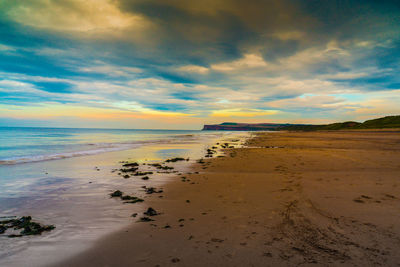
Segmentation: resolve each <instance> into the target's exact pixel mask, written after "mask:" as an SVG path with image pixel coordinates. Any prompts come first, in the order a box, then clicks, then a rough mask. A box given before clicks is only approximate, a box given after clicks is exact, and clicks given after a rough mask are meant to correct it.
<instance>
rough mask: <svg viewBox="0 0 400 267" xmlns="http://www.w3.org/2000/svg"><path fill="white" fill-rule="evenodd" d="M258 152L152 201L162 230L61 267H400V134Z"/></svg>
mask: <svg viewBox="0 0 400 267" xmlns="http://www.w3.org/2000/svg"><path fill="white" fill-rule="evenodd" d="M248 146H249V147H248V148H238V149H227V150H226V157H223V158H213V159H210V160H206V163H205V164H198V165H196V166H194V168H195V170H194V171H196V169H197V170H198V171H199V172H200V173H199V174H191V175H184V176H186V177H187V179H188V180H190V181H186V182H182V181H181V178H180V177H177V178H176V180H174V181H172V182H171V183H170V184H168V185H167V186H164V191H165V193H164V194H163V195H164V197H163V198H158V196H157V194H155V195H153V196H154V197H153V198H152V200H146V202H145V203H144V205H145V206H146V207H153V208H154V209H156V210H157V211H159V212H161V213H162V214H161V215H158V216H154V217H152V218H154V220H155V221H153V222H140V223H133V225H132V226H131V227H129V228H127V229H125V230H123V231H120V232H117V233H114V234H112V235H110V236H108V237H106V238H104V239H102V240H100V241H99V242H98V244H97V245H96V246H94V247H93V248H91V249H90V250H88V251H85V252H84V253H82V254H81V255H78V256H77V257H74V258H73V259H70V260H68V261H66V262H63V263H60V264H57V266H207V265H208V266H294V265H306V266H307V265H321V266H322V265H323V266H327V265H328V266H338V265H341V266H343V265H344V266H354V265H356V266H362V265H364V266H374V265H384V266H399V265H400V253H399V250H400V133H399V132H396V131H387V132H385V131H355V132H351V131H348V132H345V131H336V132H310V133H301V132H279V133H262V134H257V135H256V136H255V137H254V138H253V139H251V140H250V141H249V142H248ZM140 216H141V215H139V216H138V217H140ZM138 217H137V218H132V219H133V221H136V220H137V219H138ZM166 226H167V227H166ZM168 226H169V227H168Z"/></svg>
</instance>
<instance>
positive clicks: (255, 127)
mask: <svg viewBox="0 0 400 267" xmlns="http://www.w3.org/2000/svg"><path fill="white" fill-rule="evenodd" d="M292 125H293V124H288V123H284V124H283V123H235V122H224V123H221V124H214V125H204V127H203V130H214V131H276V130H278V129H279V128H282V127H287V126H292ZM298 126H300V125H298Z"/></svg>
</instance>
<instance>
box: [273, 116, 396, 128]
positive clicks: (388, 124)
mask: <svg viewBox="0 0 400 267" xmlns="http://www.w3.org/2000/svg"><path fill="white" fill-rule="evenodd" d="M385 128H386V129H389V128H393V129H394V128H400V116H387V117H384V118H379V119H373V120H367V121H365V122H363V123H360V122H355V121H347V122H338V123H332V124H325V125H289V126H285V127H281V128H279V130H288V131H317V130H351V129H385Z"/></svg>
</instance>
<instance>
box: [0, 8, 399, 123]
mask: <svg viewBox="0 0 400 267" xmlns="http://www.w3.org/2000/svg"><path fill="white" fill-rule="evenodd" d="M317 2H318V3H317ZM352 3H353V4H348V3H347V2H346V3H345V2H339V3H338V2H335V1H324V2H323V3H321V1H313V0H311V1H300V0H290V1H289V0H282V1H260V0H251V1H250V2H244V1H236V0H221V1H211V0H205V1H184V0H166V1H155V0H98V1H95V0H89V1H80V0H57V1H56V0H37V1H33V0H26V1H22V0H15V1H11V0H7V1H2V2H0V15H1V18H0V34H1V36H2V41H1V44H0V52H1V53H0V68H1V69H2V72H0V79H2V81H1V82H0V95H1V99H0V103H3V105H8V106H9V107H19V108H20V107H21V106H23V105H25V106H27V108H26V109H25V110H29V108H30V107H35V108H38V109H37V110H39V109H40V108H39V107H42V108H43V111H45V110H49V109H47V108H45V107H50V106H51V107H54V108H55V109H57V110H59V113H57V114H58V115H57V116H62V113H63V112H65V113H66V114H67V113H68V107H70V108H71V109H74V108H77V107H78V106H79V107H80V108H82V109H77V110H80V111H81V112H83V111H84V108H83V107H87V108H88V110H91V111H90V112H91V113H90V112H89V113H90V114H92V115H91V118H93V119H94V118H96V120H100V118H101V117H102V116H103V117H104V118H108V119H110V120H111V118H113V119H116V118H117V117H118V116H121V123H122V121H125V122H126V121H127V120H128V121H130V122H131V121H132V120H135V121H137V122H138V123H140V125H143V126H149V124H148V123H146V122H145V120H146V119H148V120H151V121H152V122H155V121H157V122H159V123H160V125H165V124H162V123H164V122H163V120H164V119H165V117H168V118H169V119H171V120H172V118H173V117H174V116H175V117H176V120H174V123H176V124H179V123H180V122H181V123H187V124H188V125H191V127H194V124H195V123H203V122H204V121H208V120H210V121H213V122H218V120H222V119H224V120H225V119H227V118H229V117H232V118H235V120H238V121H246V120H247V121H252V120H269V119H274V120H283V121H285V120H293V121H295V120H296V121H300V120H302V119H309V120H311V119H315V120H316V121H318V120H319V121H325V120H334V119H341V118H344V117H346V116H347V117H348V118H349V119H350V118H351V117H353V118H356V117H357V116H364V115H365V114H378V113H379V114H383V113H384V112H383V111H385V112H389V113H390V108H391V110H394V111H396V110H397V109H396V107H395V106H394V104H393V103H394V101H393V99H397V95H398V90H399V89H400V86H399V85H400V78H399V76H398V75H397V74H398V73H399V71H400V67H399V66H400V64H399V63H400V53H399V51H400V38H399V36H400V22H399V21H398V20H397V17H398V14H399V12H400V10H399V6H398V5H396V4H395V3H394V2H392V1H384V2H377V1H370V0H364V1H361V0H357V1H355V2H352ZM355 96H357V97H355ZM361 96H362V97H361ZM372 96H374V98H375V99H376V100H373V97H372ZM383 96H384V97H383ZM378 100H379V101H378ZM384 103H388V106H390V108H387V107H385V105H384ZM61 107H63V108H61ZM35 110H36V109H35ZM380 111H382V112H380ZM96 112H98V114H99V115H98V116H97V117H96V116H95V115H94V113H96ZM39 113H40V112H39V111H37V112H36V113H32V114H39ZM24 114H25V115H26V116H28V115H29V114H28V111H26V112H25V113H24ZM40 114H42V113H40ZM71 114H73V116H78V114H77V113H75V112H72V113H71ZM14 115H15V114H14ZM38 116H39V115H38ZM40 116H42V115H40ZM89 117H90V116H89ZM89 117H87V118H85V121H89V120H90V118H89ZM347 117H346V118H347ZM64 118H65V117H64ZM80 118H81V119H82V117H80ZM122 118H124V119H122ZM157 118H158V119H157ZM125 119H126V120H125ZM190 119H192V120H190ZM72 121H74V122H76V121H77V120H75V119H71V123H72ZM108 125H111V124H108ZM140 125H139V126H137V127H140Z"/></svg>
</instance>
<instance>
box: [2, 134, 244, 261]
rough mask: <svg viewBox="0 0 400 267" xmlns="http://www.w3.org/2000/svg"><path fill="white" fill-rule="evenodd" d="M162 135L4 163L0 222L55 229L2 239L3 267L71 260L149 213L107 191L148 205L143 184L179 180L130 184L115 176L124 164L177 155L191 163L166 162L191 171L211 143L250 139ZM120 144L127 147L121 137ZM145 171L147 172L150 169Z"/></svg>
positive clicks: (164, 176) (163, 178) (154, 177)
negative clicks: (22, 220) (28, 221)
mask: <svg viewBox="0 0 400 267" xmlns="http://www.w3.org/2000/svg"><path fill="white" fill-rule="evenodd" d="M164 135H165V138H164V139H163V135H161V134H160V133H158V134H157V139H151V138H148V137H142V141H143V140H144V141H146V142H142V143H141V144H140V145H139V146H136V147H134V148H131V149H125V150H121V151H103V152H102V153H98V154H93V155H80V156H74V157H70V158H63V159H58V160H44V161H39V162H29V163H21V162H19V163H18V164H6V165H1V166H0V217H1V216H24V215H31V216H32V217H33V219H34V220H35V221H38V222H40V223H43V224H54V225H55V226H56V229H55V230H53V231H51V232H49V233H44V234H43V235H42V236H29V237H21V238H13V239H10V238H7V236H6V235H4V234H3V235H0V266H26V265H29V266H42V265H44V264H48V263H51V262H54V261H57V260H60V259H61V258H63V257H70V256H71V255H73V254H75V253H78V252H80V251H82V250H83V249H85V248H87V247H89V246H90V245H91V244H92V243H93V242H94V241H95V240H97V239H98V238H100V237H101V236H104V235H106V234H108V233H110V232H113V231H116V230H118V229H120V228H122V227H124V226H126V225H128V224H130V223H134V222H135V220H136V219H134V218H132V217H131V214H132V213H135V212H137V213H140V212H142V211H143V209H144V208H145V207H146V204H145V203H146V201H145V202H143V203H136V204H123V203H122V202H121V200H117V199H111V198H110V197H109V193H111V192H112V191H114V190H117V189H119V190H121V191H124V192H126V193H127V194H131V195H135V196H138V197H141V198H144V199H145V200H146V198H147V197H149V196H148V195H146V194H145V193H144V192H143V190H142V188H141V186H143V185H146V186H155V187H157V188H160V187H162V185H164V184H165V183H166V182H168V180H170V179H175V178H176V177H179V176H177V174H176V173H171V174H157V173H155V174H153V175H150V180H148V181H144V180H142V179H140V177H131V178H129V179H124V178H122V177H121V176H120V175H118V173H117V172H112V171H113V169H118V168H121V165H122V163H121V162H120V161H121V160H129V161H137V162H139V163H151V162H153V163H154V162H162V161H165V159H167V158H172V157H184V158H188V157H189V158H190V161H188V162H186V161H185V162H176V163H170V164H168V165H169V166H173V167H174V168H175V170H178V171H179V172H185V171H187V169H188V167H189V166H190V164H191V163H193V162H194V161H195V160H196V159H198V158H201V157H203V156H204V154H205V150H206V149H207V148H208V147H209V145H212V144H213V143H214V142H216V141H217V140H221V139H229V138H237V136H246V133H229V132H219V133H216V132H198V133H194V132H192V133H191V134H188V133H184V134H180V135H179V134H177V133H173V134H172V135H171V133H170V132H168V133H166V134H165V133H164ZM35 138H38V137H37V136H36V137H35ZM44 138H48V136H47V135H46V137H44ZM123 138H124V142H125V143H128V142H129V140H127V137H126V136H124V137H123ZM152 138H153V137H152ZM81 140H82V139H81ZM97 140H100V138H98V139H97ZM154 140H157V141H156V142H154ZM136 141H137V140H136ZM136 141H135V142H136ZM39 143H40V142H39ZM85 143H86V142H85ZM117 143H118V144H120V143H121V142H120V139H118V142H117ZM58 153H64V152H58ZM24 157H25V156H24ZM140 168H141V169H142V170H143V171H145V170H146V169H147V168H148V166H147V165H141V166H140ZM153 197H155V196H153Z"/></svg>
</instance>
